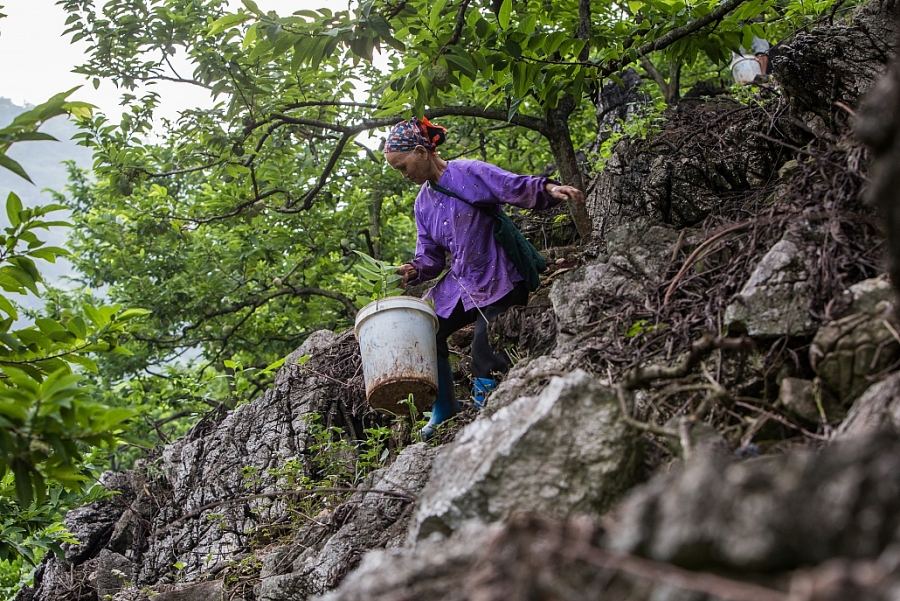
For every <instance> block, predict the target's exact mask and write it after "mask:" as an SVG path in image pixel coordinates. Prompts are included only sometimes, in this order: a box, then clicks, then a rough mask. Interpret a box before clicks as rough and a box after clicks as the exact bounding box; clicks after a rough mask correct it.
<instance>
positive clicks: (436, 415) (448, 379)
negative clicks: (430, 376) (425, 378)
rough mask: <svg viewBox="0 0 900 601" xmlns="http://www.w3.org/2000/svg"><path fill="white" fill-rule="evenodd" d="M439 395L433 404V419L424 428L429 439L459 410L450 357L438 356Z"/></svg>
mask: <svg viewBox="0 0 900 601" xmlns="http://www.w3.org/2000/svg"><path fill="white" fill-rule="evenodd" d="M437 367H438V395H437V398H436V399H435V401H434V405H432V406H431V419H429V420H428V425H427V426H425V427H424V428H422V438H424V439H425V440H428V439H429V438H431V437H432V436H434V433H435V432H436V431H437V427H438V426H439V425H441V424H442V423H444V422H445V421H447V420H448V419H450V418H451V417H453V416H454V415H456V414H457V413H458V412H459V403H458V402H457V400H456V392H455V391H454V390H453V367H452V366H451V365H450V359H449V358H442V357H438V363H437Z"/></svg>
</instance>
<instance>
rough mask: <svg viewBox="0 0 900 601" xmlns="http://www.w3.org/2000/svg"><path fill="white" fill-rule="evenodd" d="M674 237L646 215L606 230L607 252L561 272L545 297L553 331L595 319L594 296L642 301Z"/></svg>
mask: <svg viewBox="0 0 900 601" xmlns="http://www.w3.org/2000/svg"><path fill="white" fill-rule="evenodd" d="M677 238H678V233H677V232H675V231H674V230H672V229H670V228H668V227H665V226H661V225H658V224H655V223H653V222H652V221H651V220H649V219H635V220H632V221H631V222H629V223H626V224H624V225H622V226H621V227H618V228H616V230H615V231H613V232H611V233H609V235H608V242H607V256H608V258H607V259H606V260H603V261H598V262H597V263H594V264H591V265H585V266H583V267H580V268H578V269H576V270H574V271H572V272H570V273H567V274H565V275H563V276H561V277H560V278H559V279H558V280H557V281H556V282H554V284H553V288H552V289H551V291H550V300H551V301H552V302H553V309H554V311H555V312H556V317H557V321H558V328H559V332H560V333H563V334H572V333H573V332H577V331H580V330H581V329H583V328H584V327H585V325H586V324H588V323H590V322H592V321H595V320H596V319H597V318H598V317H599V313H598V311H597V307H598V299H602V298H603V297H604V296H614V297H626V298H631V299H634V300H639V301H640V300H643V299H644V298H645V296H646V294H647V290H648V288H649V287H651V286H653V285H655V284H658V283H659V281H660V278H661V277H662V276H661V274H662V272H663V270H664V266H665V265H666V263H667V262H668V260H669V258H670V257H671V254H672V248H673V246H674V245H675V242H676V240H677Z"/></svg>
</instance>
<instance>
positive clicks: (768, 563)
mask: <svg viewBox="0 0 900 601" xmlns="http://www.w3.org/2000/svg"><path fill="white" fill-rule="evenodd" d="M897 507H900V438H898V436H897V434H896V433H889V432H882V433H877V434H875V435H872V436H868V437H862V438H857V439H854V440H852V441H847V442H844V443H841V444H833V445H831V446H828V447H826V448H824V449H822V450H821V451H820V452H818V453H815V452H812V451H801V452H794V453H791V454H789V455H784V456H767V457H761V458H759V459H752V460H747V461H744V462H738V461H736V460H735V459H734V458H733V457H728V456H725V455H719V454H714V453H709V454H698V456H697V457H696V458H695V459H694V460H692V461H690V462H688V463H687V464H686V465H684V466H683V467H681V468H678V469H673V470H671V471H670V472H668V473H666V474H661V475H659V476H657V477H655V478H654V479H653V480H651V481H650V482H649V483H648V484H646V485H645V486H642V487H641V488H639V489H637V490H636V491H635V492H634V493H633V494H632V495H630V496H629V498H628V500H627V501H626V502H625V503H624V504H623V505H622V506H621V507H620V508H618V510H617V514H618V521H617V523H616V525H615V526H614V528H613V529H612V530H611V532H610V534H609V538H608V544H609V545H610V546H611V547H612V548H614V549H618V550H622V551H627V552H629V553H634V554H638V555H643V556H645V557H649V558H651V559H655V560H658V561H665V562H671V563H674V564H677V565H680V566H683V567H688V568H692V569H737V570H748V571H759V572H765V571H777V570H788V569H793V568H796V567H798V566H802V565H816V564H818V563H821V562H823V561H825V560H827V559H829V558H832V557H845V558H850V559H855V558H874V557H877V556H878V555H879V554H880V553H881V552H882V551H883V550H884V549H885V548H886V547H887V546H888V545H889V544H890V543H891V541H892V539H894V540H895V537H896V536H897V527H898V525H900V513H898V512H897Z"/></svg>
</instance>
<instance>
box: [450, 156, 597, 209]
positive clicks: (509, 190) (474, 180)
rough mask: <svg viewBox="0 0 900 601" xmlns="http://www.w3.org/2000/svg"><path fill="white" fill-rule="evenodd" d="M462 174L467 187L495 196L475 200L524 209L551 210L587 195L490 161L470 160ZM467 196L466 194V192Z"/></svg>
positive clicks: (579, 200) (580, 199)
mask: <svg viewBox="0 0 900 601" xmlns="http://www.w3.org/2000/svg"><path fill="white" fill-rule="evenodd" d="M460 176H461V177H462V179H464V180H466V181H467V183H468V184H470V185H471V188H470V187H469V186H468V185H467V186H466V190H468V189H472V190H473V192H474V194H476V195H478V192H477V190H478V189H479V188H481V187H483V188H485V189H486V190H487V191H488V192H489V193H490V195H491V197H492V198H490V199H488V198H483V197H484V196H485V195H484V194H481V195H478V196H480V197H481V198H478V199H473V200H474V201H476V202H485V201H487V202H490V201H492V200H493V201H494V202H496V203H497V204H499V203H505V204H511V205H514V206H517V207H521V208H523V209H548V208H550V207H553V206H556V205H557V204H559V203H560V202H562V201H564V200H572V201H575V202H582V201H583V200H584V194H582V192H581V190H579V189H578V188H575V187H573V186H563V185H561V184H560V183H559V182H556V181H553V180H551V179H548V178H546V177H537V176H533V175H518V174H516V173H511V172H509V171H506V170H505V169H501V168H500V167H497V166H496V165H491V164H490V163H482V162H480V161H471V162H470V163H469V164H466V165H465V166H463V167H462V169H461V173H460ZM463 195H464V196H465V194H463Z"/></svg>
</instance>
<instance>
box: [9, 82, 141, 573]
mask: <svg viewBox="0 0 900 601" xmlns="http://www.w3.org/2000/svg"><path fill="white" fill-rule="evenodd" d="M71 92H72V91H69V92H66V93H63V94H59V95H57V96H54V97H53V98H51V99H50V100H49V101H48V102H46V103H44V104H41V105H39V106H37V107H34V108H33V109H31V110H29V111H26V112H24V113H22V114H21V115H19V116H18V117H17V118H16V119H15V120H14V121H13V123H12V124H11V125H9V126H7V127H5V128H3V129H0V165H2V166H3V167H6V168H7V169H9V170H10V171H13V172H14V173H16V174H18V175H20V176H21V177H23V178H25V179H29V178H28V174H27V173H26V172H25V170H24V168H23V167H22V166H21V165H19V164H18V163H16V162H15V161H13V160H12V159H9V157H7V156H6V154H5V153H6V150H7V149H8V148H9V147H10V145H12V144H14V143H17V142H23V141H37V140H53V138H52V137H51V136H48V135H46V134H42V133H41V132H38V131H37V129H38V127H40V125H41V124H42V123H44V122H46V121H47V120H48V119H51V118H53V117H56V116H59V115H65V114H69V115H75V116H82V117H84V116H87V115H89V114H90V106H89V105H86V104H84V103H80V102H70V101H68V100H66V98H67V97H68V95H69V94H71ZM29 181H30V180H29ZM63 208H64V207H62V206H60V205H55V204H50V205H44V206H39V207H35V208H25V207H23V205H22V202H21V200H20V199H19V197H18V196H17V195H16V194H14V193H12V192H11V193H9V195H8V197H7V199H6V217H7V219H8V222H9V226H8V227H6V228H4V229H3V231H2V233H0V288H2V291H3V292H2V294H0V561H8V560H18V559H19V558H22V559H24V560H25V561H27V562H32V563H33V562H34V561H35V560H36V559H37V558H38V557H39V555H40V553H42V552H43V551H44V550H47V549H52V550H55V551H58V550H59V547H58V543H59V542H61V541H66V540H69V538H68V535H67V533H66V532H65V529H64V528H63V527H62V525H61V524H60V523H59V515H60V511H62V510H63V509H64V508H65V507H67V506H71V505H72V503H73V498H74V497H73V496H72V494H71V493H80V492H82V491H83V488H84V485H85V483H87V482H88V481H89V480H91V478H90V471H89V469H88V468H87V466H86V464H85V453H86V452H90V451H91V449H94V448H98V447H101V446H109V445H111V444H113V443H114V442H115V441H116V440H117V439H118V436H119V434H120V433H121V432H122V428H123V424H124V422H125V421H126V420H127V419H128V418H130V417H131V416H132V415H133V414H134V412H133V411H132V410H131V409H127V408H118V409H112V408H110V407H108V406H106V405H104V404H102V403H100V402H98V401H97V400H96V399H95V398H94V397H93V396H92V389H91V388H90V386H89V385H88V383H87V382H86V380H85V378H84V376H83V375H82V373H83V372H84V371H88V372H96V371H97V365H96V363H95V362H94V360H93V358H92V356H93V355H95V354H97V353H120V354H128V351H127V350H126V349H125V348H124V347H122V346H120V344H119V340H120V338H121V337H122V336H123V335H124V334H125V333H126V326H127V324H128V322H129V321H130V320H132V319H134V318H136V317H140V316H142V315H145V314H146V313H148V311H145V310H139V309H130V310H122V309H121V308H120V307H119V306H118V305H114V306H93V305H90V304H85V305H82V306H81V307H80V308H79V310H77V311H54V310H52V309H49V310H48V311H46V312H45V313H44V314H39V315H37V316H33V315H31V316H29V317H32V318H33V319H32V320H31V321H32V322H31V323H25V324H23V323H22V318H23V317H24V316H23V315H22V314H21V312H20V309H19V308H18V306H17V304H16V302H15V300H14V298H15V297H13V296H11V295H18V296H25V295H33V296H36V297H39V296H41V289H40V288H39V284H42V283H43V280H42V278H41V274H40V271H39V269H38V266H37V264H36V263H35V261H36V260H45V261H50V262H55V261H56V259H57V258H59V257H63V256H69V252H68V251H66V250H65V249H62V248H58V247H52V246H46V245H45V244H44V242H43V241H42V240H41V239H40V238H38V235H37V232H38V231H40V230H49V229H50V228H52V227H68V225H69V223H68V222H67V221H62V220H51V219H49V218H48V216H49V215H51V214H52V213H54V212H57V211H59V210H61V209H63Z"/></svg>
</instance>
